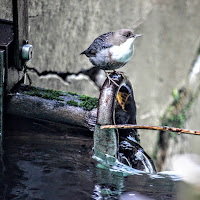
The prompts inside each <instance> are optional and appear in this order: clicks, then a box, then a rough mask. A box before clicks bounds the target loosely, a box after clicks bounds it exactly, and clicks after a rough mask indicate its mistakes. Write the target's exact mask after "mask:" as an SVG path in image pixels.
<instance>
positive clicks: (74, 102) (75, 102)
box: [66, 100, 78, 107]
mask: <svg viewBox="0 0 200 200" xmlns="http://www.w3.org/2000/svg"><path fill="white" fill-rule="evenodd" d="M66 104H68V105H70V106H76V107H78V102H77V101H74V100H70V101H67V102H66Z"/></svg>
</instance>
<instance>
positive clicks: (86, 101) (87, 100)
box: [66, 95, 98, 111]
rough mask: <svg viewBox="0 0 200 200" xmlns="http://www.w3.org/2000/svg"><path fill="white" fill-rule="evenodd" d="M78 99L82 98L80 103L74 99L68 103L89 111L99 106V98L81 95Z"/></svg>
mask: <svg viewBox="0 0 200 200" xmlns="http://www.w3.org/2000/svg"><path fill="white" fill-rule="evenodd" d="M78 100H80V103H78V102H77V101H74V100H70V101H67V102H66V103H67V104H68V105H71V106H77V107H81V108H83V109H84V110H88V111H90V110H92V109H93V108H97V107H98V99H97V98H92V97H88V96H86V95H81V96H79V97H78Z"/></svg>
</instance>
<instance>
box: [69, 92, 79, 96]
mask: <svg viewBox="0 0 200 200" xmlns="http://www.w3.org/2000/svg"><path fill="white" fill-rule="evenodd" d="M67 94H70V95H72V96H78V94H76V93H75V92H67Z"/></svg>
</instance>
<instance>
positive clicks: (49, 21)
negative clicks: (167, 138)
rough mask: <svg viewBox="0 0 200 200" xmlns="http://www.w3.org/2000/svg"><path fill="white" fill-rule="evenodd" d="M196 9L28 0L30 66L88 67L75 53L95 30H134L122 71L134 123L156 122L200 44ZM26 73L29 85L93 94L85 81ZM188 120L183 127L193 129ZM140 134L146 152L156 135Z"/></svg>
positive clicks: (115, 1)
mask: <svg viewBox="0 0 200 200" xmlns="http://www.w3.org/2000/svg"><path fill="white" fill-rule="evenodd" d="M4 1H5V0H4ZM199 10H200V1H199V0H193V1H189V0H188V1H184V0H177V1H161V0H160V1H153V0H149V1H136V0H133V1H132V0H126V1H120V0H110V1H100V0H98V1H92V0H89V1H86V0H83V1H77V0H74V1H70V0H68V1H64V0H60V1H53V0H50V1H45V0H40V1H29V25H30V30H29V38H30V43H31V44H33V46H34V58H33V59H32V61H31V62H30V63H29V66H31V67H34V68H36V69H37V70H38V71H40V72H42V71H44V70H54V71H64V72H66V71H69V72H78V71H80V69H81V68H90V67H91V64H90V63H89V61H88V59H87V58H86V57H84V56H80V55H79V53H80V52H82V51H83V50H85V49H86V48H87V47H88V46H89V45H90V44H91V42H92V41H93V40H94V39H95V38H96V37H97V36H98V35H100V34H102V33H105V32H108V31H112V30H117V29H120V28H130V29H135V32H137V33H143V35H144V36H143V37H142V38H139V39H138V40H137V41H136V42H135V49H136V52H135V56H134V58H133V59H131V61H130V62H129V63H128V64H127V65H126V66H125V67H124V68H123V69H122V71H124V72H125V73H126V74H127V75H128V76H129V78H130V80H131V82H132V84H133V87H134V90H135V100H136V103H137V109H138V114H137V122H138V124H147V125H160V124H159V120H160V118H161V116H162V115H163V113H164V111H165V110H166V109H167V107H168V105H169V104H170V103H171V102H172V95H171V93H172V89H173V88H180V87H181V86H182V85H183V84H184V83H185V81H186V78H187V75H188V73H189V71H190V68H191V67H192V62H193V60H194V59H195V56H196V51H197V49H198V47H199V43H200V37H199V35H200V23H199V19H200V12H199ZM31 78H32V81H33V85H37V86H40V87H43V86H44V87H49V88H53V89H58V90H65V91H69V90H73V92H78V93H82V92H84V93H86V92H87V93H86V94H88V95H90V96H92V95H94V96H95V95H96V96H98V91H97V90H96V89H95V90H96V92H95V93H94V89H93V88H92V87H91V86H92V84H88V82H86V81H85V86H84V85H83V82H84V81H83V82H81V86H82V87H81V88H80V85H79V84H77V83H76V84H77V85H76V86H75V84H74V85H73V82H72V83H71V86H70V87H69V85H68V84H66V83H64V82H63V81H61V80H60V79H59V78H56V77H55V76H54V78H53V79H51V78H49V79H48V78H47V77H46V78H44V77H37V76H36V75H31ZM72 85H73V86H72ZM83 88H86V89H85V90H84V91H83ZM194 110H198V107H195V108H194ZM198 121H199V118H198V119H197V123H198ZM190 124H191V127H187V128H190V129H194V128H193V127H192V126H193V124H192V123H190ZM140 133H141V141H142V146H143V147H144V148H145V150H146V151H147V152H148V153H149V154H150V155H151V153H152V152H153V148H154V145H155V143H156V138H157V134H156V133H155V132H151V131H140Z"/></svg>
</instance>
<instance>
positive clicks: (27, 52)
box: [22, 44, 33, 61]
mask: <svg viewBox="0 0 200 200" xmlns="http://www.w3.org/2000/svg"><path fill="white" fill-rule="evenodd" d="M32 56H33V46H32V45H31V44H25V45H24V46H23V47H22V59H24V60H26V61H28V60H31V58H32Z"/></svg>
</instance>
